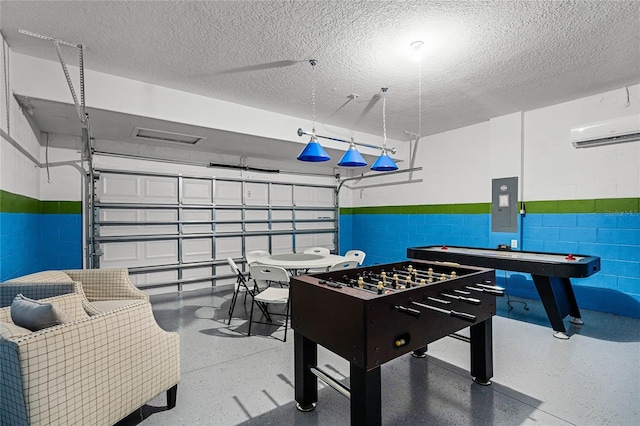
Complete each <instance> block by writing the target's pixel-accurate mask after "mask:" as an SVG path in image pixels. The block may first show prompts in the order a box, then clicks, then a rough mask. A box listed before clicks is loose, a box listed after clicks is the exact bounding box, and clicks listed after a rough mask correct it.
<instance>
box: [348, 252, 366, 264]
mask: <svg viewBox="0 0 640 426" xmlns="http://www.w3.org/2000/svg"><path fill="white" fill-rule="evenodd" d="M365 256H366V253H365V252H363V251H362V250H349V251H348V252H346V253H345V254H344V257H346V258H347V259H353V260H357V261H358V265H362V262H364V258H365Z"/></svg>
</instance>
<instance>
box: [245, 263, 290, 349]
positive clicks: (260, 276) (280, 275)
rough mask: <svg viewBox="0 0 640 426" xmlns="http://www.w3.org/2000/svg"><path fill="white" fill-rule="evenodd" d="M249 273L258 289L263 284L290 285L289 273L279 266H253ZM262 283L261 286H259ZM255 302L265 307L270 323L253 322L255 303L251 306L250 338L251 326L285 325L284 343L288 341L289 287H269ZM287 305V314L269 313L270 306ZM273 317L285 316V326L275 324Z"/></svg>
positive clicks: (261, 292)
mask: <svg viewBox="0 0 640 426" xmlns="http://www.w3.org/2000/svg"><path fill="white" fill-rule="evenodd" d="M249 273H250V274H251V278H252V279H253V281H254V283H255V286H256V288H260V287H261V284H266V285H269V284H270V283H272V282H279V283H281V284H282V283H286V284H289V273H288V272H287V270H286V269H284V268H280V267H277V266H266V265H253V266H250V267H249ZM259 283H260V284H259ZM253 301H254V302H255V303H257V304H258V306H260V304H262V305H263V306H264V308H265V309H264V312H263V313H264V314H265V317H266V318H267V321H269V322H261V321H254V320H253V303H252V304H251V314H250V316H249V331H248V332H247V335H248V336H251V324H253V323H258V324H267V325H278V326H279V327H281V326H283V325H284V339H282V341H283V342H286V341H287V328H288V323H289V287H288V286H287V287H285V288H277V287H267V288H265V289H264V290H262V291H260V292H259V293H258V294H256V295H255V296H254V298H253ZM272 304H273V305H285V313H284V314H281V313H274V312H269V305H272ZM273 315H278V316H284V317H285V318H284V324H274V322H273V319H272V318H271V317H272V316H273Z"/></svg>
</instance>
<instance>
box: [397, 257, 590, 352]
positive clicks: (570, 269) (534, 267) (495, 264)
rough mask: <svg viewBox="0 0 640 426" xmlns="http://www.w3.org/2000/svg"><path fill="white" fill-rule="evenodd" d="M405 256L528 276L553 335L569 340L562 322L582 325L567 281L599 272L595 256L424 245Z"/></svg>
mask: <svg viewBox="0 0 640 426" xmlns="http://www.w3.org/2000/svg"><path fill="white" fill-rule="evenodd" d="M407 257H409V258H411V259H422V260H431V261H438V262H448V263H456V264H460V265H469V266H480V267H483V268H492V269H501V270H504V271H514V272H525V273H529V274H531V278H532V279H533V282H534V284H535V286H536V290H537V291H538V294H539V295H540V300H541V301H542V304H543V306H544V309H545V311H546V312H547V317H548V318H549V322H550V323H551V327H552V328H553V330H554V331H555V333H554V336H555V337H557V338H559V339H568V338H569V337H568V336H567V334H566V331H567V330H566V328H565V326H564V322H563V319H564V318H565V317H566V316H567V315H570V316H571V318H570V322H571V323H573V324H584V323H583V321H582V319H581V316H580V309H579V308H578V302H577V301H576V297H575V294H574V292H573V287H572V286H571V280H570V279H571V278H585V277H588V276H590V275H593V274H595V273H596V272H598V271H599V270H600V258H599V257H596V256H586V255H581V254H576V255H573V254H560V253H544V252H533V251H511V250H499V249H485V248H473V247H455V246H424V247H412V248H408V249H407Z"/></svg>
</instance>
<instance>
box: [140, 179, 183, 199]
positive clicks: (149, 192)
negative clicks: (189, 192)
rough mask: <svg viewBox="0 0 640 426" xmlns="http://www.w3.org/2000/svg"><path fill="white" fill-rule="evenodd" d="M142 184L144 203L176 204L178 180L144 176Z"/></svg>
mask: <svg viewBox="0 0 640 426" xmlns="http://www.w3.org/2000/svg"><path fill="white" fill-rule="evenodd" d="M142 184H143V186H144V197H143V200H144V201H143V202H144V203H153V204H165V203H166V204H175V203H176V202H178V180H177V179H176V178H164V177H157V176H145V179H143V180H142Z"/></svg>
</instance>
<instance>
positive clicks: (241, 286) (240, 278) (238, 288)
mask: <svg viewBox="0 0 640 426" xmlns="http://www.w3.org/2000/svg"><path fill="white" fill-rule="evenodd" d="M227 263H228V264H229V266H230V267H231V271H232V272H233V273H234V274H236V283H235V287H234V289H233V297H232V298H231V306H229V321H228V322H227V324H231V316H232V315H233V310H234V309H235V307H236V301H237V300H238V294H239V293H241V292H242V293H244V303H245V304H246V303H247V294H249V295H250V296H251V298H252V299H253V298H254V296H255V294H256V293H257V291H258V289H257V288H256V287H254V288H253V289H250V288H249V286H248V285H247V280H246V278H245V277H244V275H243V274H242V272H240V269H239V268H238V265H237V264H236V262H235V261H234V260H233V259H232V258H230V257H227ZM258 306H259V307H260V310H261V311H262V312H264V313H265V314H266V310H265V308H264V307H263V306H262V305H258ZM251 307H252V308H253V305H252V306H251Z"/></svg>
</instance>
